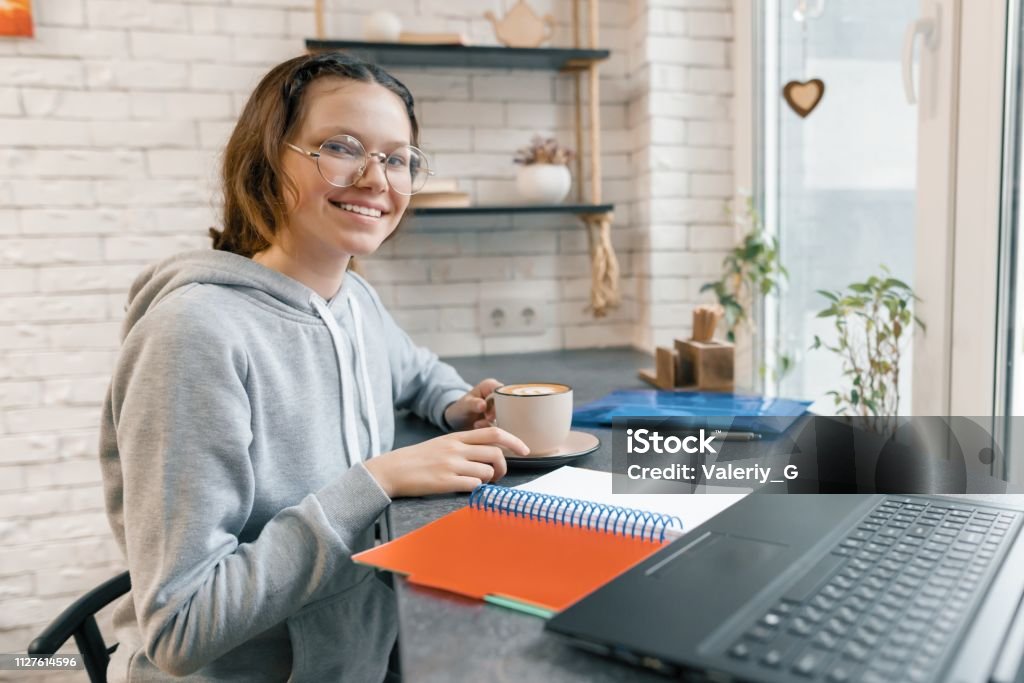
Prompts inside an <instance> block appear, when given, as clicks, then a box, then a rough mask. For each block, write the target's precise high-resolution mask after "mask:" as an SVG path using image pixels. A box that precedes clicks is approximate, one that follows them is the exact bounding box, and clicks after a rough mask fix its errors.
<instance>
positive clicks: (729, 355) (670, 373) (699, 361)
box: [640, 306, 736, 392]
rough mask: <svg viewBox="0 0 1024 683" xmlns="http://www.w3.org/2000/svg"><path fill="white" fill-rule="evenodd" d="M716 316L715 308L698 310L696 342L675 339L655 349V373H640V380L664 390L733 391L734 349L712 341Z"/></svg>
mask: <svg viewBox="0 0 1024 683" xmlns="http://www.w3.org/2000/svg"><path fill="white" fill-rule="evenodd" d="M719 316H720V311H719V309H717V307H709V306H701V307H699V308H698V309H697V310H696V311H694V326H693V329H694V332H695V337H699V339H697V338H695V339H676V340H675V343H674V345H673V346H672V347H671V348H670V347H665V346H659V347H657V348H656V349H655V351H654V370H653V371H651V370H641V371H640V379H642V380H644V381H645V382H649V383H650V384H653V385H654V386H656V387H658V388H659V389H664V390H666V391H671V390H680V391H727V392H728V391H732V390H733V387H734V386H735V379H734V370H735V366H736V350H735V347H734V346H733V344H731V343H730V342H724V341H717V340H715V339H712V336H713V335H714V330H715V327H716V326H717V324H718V320H719Z"/></svg>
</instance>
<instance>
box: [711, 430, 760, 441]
mask: <svg viewBox="0 0 1024 683" xmlns="http://www.w3.org/2000/svg"><path fill="white" fill-rule="evenodd" d="M712 434H714V435H715V437H716V438H720V439H722V441H757V440H758V439H760V438H761V435H760V434H758V433H757V432H724V431H722V430H721V429H716V430H715V431H714V432H712Z"/></svg>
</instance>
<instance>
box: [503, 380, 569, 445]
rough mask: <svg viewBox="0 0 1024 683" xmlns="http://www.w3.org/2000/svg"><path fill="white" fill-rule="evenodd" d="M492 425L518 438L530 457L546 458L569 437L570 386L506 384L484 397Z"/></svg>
mask: <svg viewBox="0 0 1024 683" xmlns="http://www.w3.org/2000/svg"><path fill="white" fill-rule="evenodd" d="M492 404H493V405H494V416H495V419H494V425H495V426H496V427H500V428H501V429H504V430H505V431H507V432H509V433H511V434H514V435H515V436H517V437H519V438H520V439H521V440H522V441H523V443H525V444H526V446H527V448H529V449H530V455H531V456H533V455H549V454H551V453H554V452H555V451H557V450H558V448H559V447H560V446H561V445H562V444H563V443H565V440H566V439H567V438H568V437H569V428H570V427H571V426H572V387H570V386H568V385H566V384H555V383H551V382H532V383H524V384H505V385H503V386H500V387H498V388H497V389H495V390H494V391H492V392H491V394H490V395H489V396H488V397H487V407H488V410H490V407H491V405H492Z"/></svg>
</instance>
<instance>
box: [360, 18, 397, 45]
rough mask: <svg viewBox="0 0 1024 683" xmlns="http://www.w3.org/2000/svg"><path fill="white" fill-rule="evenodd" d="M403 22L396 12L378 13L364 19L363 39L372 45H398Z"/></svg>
mask: <svg viewBox="0 0 1024 683" xmlns="http://www.w3.org/2000/svg"><path fill="white" fill-rule="evenodd" d="M401 33H402V21H401V20H400V19H399V18H398V16H397V15H396V14H395V13H394V12H385V11H377V12H374V13H373V14H370V15H367V16H366V17H365V18H364V19H363V39H364V40H366V41H369V42H371V43H397V42H398V38H399V36H400V35H401Z"/></svg>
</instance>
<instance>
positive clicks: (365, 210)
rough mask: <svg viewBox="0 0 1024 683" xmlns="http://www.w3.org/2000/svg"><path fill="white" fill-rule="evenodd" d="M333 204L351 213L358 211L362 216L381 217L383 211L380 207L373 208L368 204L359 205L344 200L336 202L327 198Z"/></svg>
mask: <svg viewBox="0 0 1024 683" xmlns="http://www.w3.org/2000/svg"><path fill="white" fill-rule="evenodd" d="M327 201H328V202H330V204H331V206H333V207H335V208H338V209H341V210H342V211H348V212H350V213H356V214H359V215H360V216H367V217H369V218H380V217H381V216H382V215H383V213H382V212H381V210H380V209H371V208H369V207H368V206H357V205H355V204H346V203H344V202H335V201H331V200H327Z"/></svg>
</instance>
